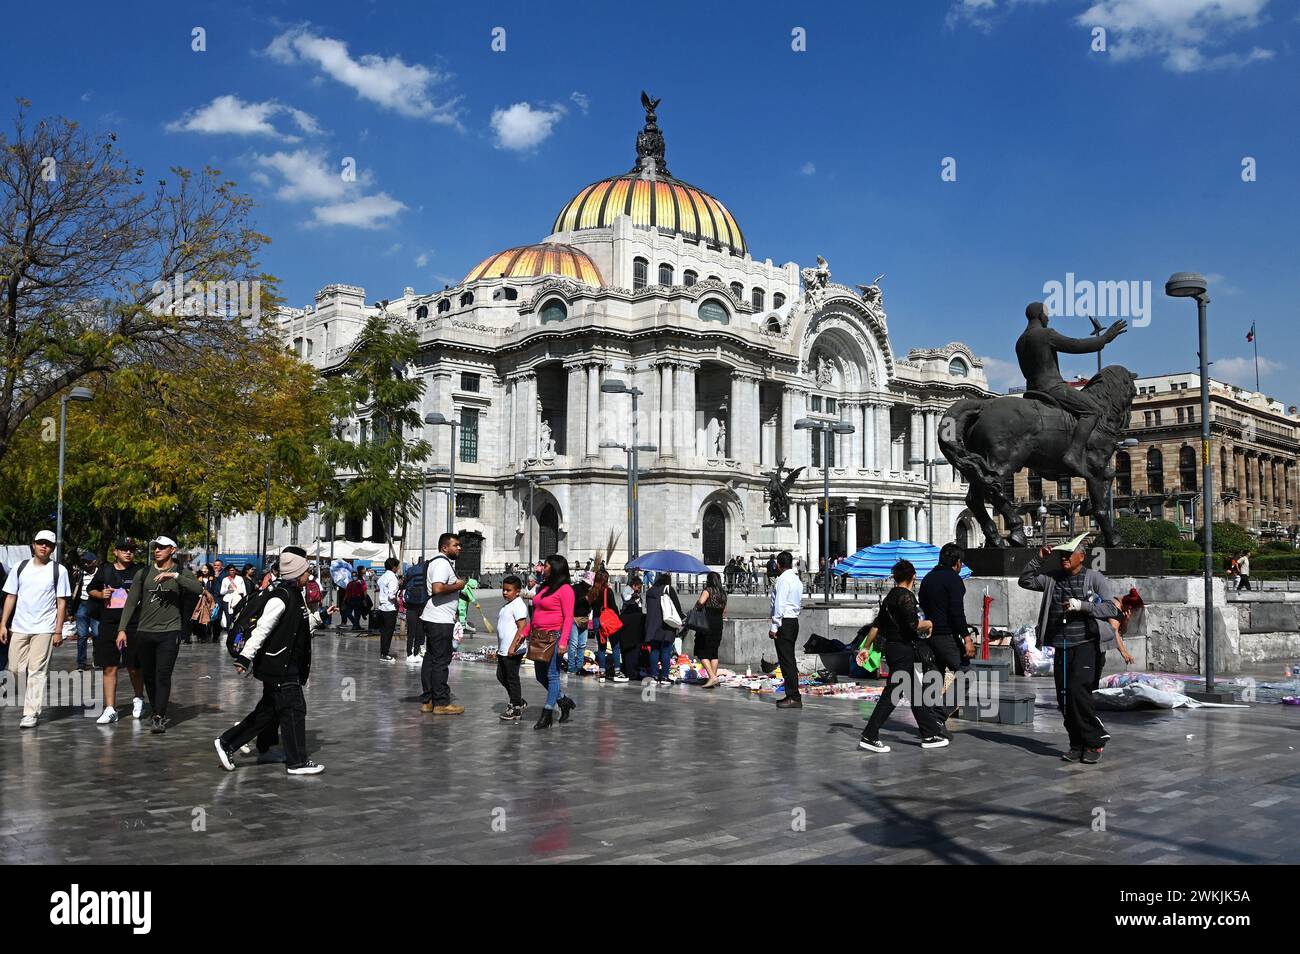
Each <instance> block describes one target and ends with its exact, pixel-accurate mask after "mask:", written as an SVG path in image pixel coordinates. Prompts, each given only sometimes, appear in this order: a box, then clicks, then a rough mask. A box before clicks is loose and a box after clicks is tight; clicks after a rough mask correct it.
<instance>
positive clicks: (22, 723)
mask: <svg viewBox="0 0 1300 954" xmlns="http://www.w3.org/2000/svg"><path fill="white" fill-rule="evenodd" d="M18 728H20V729H34V728H36V716H23V717H22V718H21V719H19V720H18Z"/></svg>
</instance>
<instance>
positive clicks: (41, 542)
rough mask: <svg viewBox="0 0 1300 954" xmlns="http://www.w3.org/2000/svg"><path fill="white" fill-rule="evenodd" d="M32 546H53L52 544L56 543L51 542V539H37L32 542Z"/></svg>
mask: <svg viewBox="0 0 1300 954" xmlns="http://www.w3.org/2000/svg"><path fill="white" fill-rule="evenodd" d="M32 546H34V547H52V546H54V544H53V543H51V542H50V541H49V540H35V541H33V542H32Z"/></svg>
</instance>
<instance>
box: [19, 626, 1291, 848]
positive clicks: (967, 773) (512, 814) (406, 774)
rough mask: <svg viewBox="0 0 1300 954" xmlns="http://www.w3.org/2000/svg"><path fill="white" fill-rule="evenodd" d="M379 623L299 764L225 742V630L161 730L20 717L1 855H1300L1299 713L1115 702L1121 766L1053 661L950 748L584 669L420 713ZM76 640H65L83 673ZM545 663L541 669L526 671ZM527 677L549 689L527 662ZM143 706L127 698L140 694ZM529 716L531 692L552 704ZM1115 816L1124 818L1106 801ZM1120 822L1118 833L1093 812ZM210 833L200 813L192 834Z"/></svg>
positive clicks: (316, 704)
mask: <svg viewBox="0 0 1300 954" xmlns="http://www.w3.org/2000/svg"><path fill="white" fill-rule="evenodd" d="M377 654H378V647H377V644H376V641H375V640H373V639H366V638H355V637H351V636H346V635H332V634H331V635H326V636H322V637H320V638H318V639H317V641H316V659H315V666H314V671H313V674H312V679H311V684H310V686H309V689H308V704H309V707H310V712H309V716H308V739H309V745H310V748H311V751H312V755H313V757H314V758H315V759H317V760H318V761H320V762H323V763H325V764H326V765H327V771H326V772H325V774H323V775H321V776H317V777H310V778H290V777H288V776H286V775H285V772H284V769H283V767H282V766H277V765H261V766H259V765H257V764H255V763H254V761H253V759H251V758H247V757H245V758H244V759H243V761H242V762H241V764H240V765H239V767H238V769H237V771H235V772H234V773H227V772H224V771H222V770H221V768H220V767H219V766H218V764H217V760H216V757H215V755H214V753H213V749H212V739H213V737H214V736H215V735H217V734H218V733H219V732H220V731H221V730H222V729H224V728H226V727H227V726H228V725H230V724H231V723H233V722H234V721H236V720H237V719H239V718H240V717H241V716H242V715H243V714H244V713H245V712H246V711H247V710H248V709H250V708H251V707H252V705H253V704H254V703H255V701H256V699H257V696H258V693H259V687H258V686H257V685H256V684H254V683H253V681H252V680H244V679H242V678H240V677H239V676H237V675H236V674H235V673H234V671H233V670H232V668H231V667H230V665H229V660H228V657H227V656H226V654H225V650H224V648H222V647H219V646H214V645H195V646H184V647H182V652H181V659H180V662H179V664H178V667H177V672H176V680H175V683H174V694H173V705H172V711H173V715H174V717H175V719H176V721H175V724H174V725H173V727H172V728H171V729H170V730H169V731H168V732H167V734H166V735H164V736H161V737H158V736H151V735H150V734H149V733H148V731H147V728H146V727H145V725H144V724H143V723H139V722H133V721H131V720H124V721H122V722H120V723H119V724H117V725H116V726H110V727H98V726H96V725H94V724H93V720H91V719H87V718H83V717H82V716H81V715H80V713H79V712H78V711H76V710H72V709H60V710H54V711H47V714H46V716H47V718H48V721H43V722H42V724H41V725H40V726H39V727H38V728H37V729H35V730H30V731H21V732H20V730H19V729H18V727H17V722H18V711H17V710H12V709H10V710H6V711H5V712H4V714H3V715H4V717H3V724H0V765H3V771H4V784H3V785H2V786H0V861H3V862H6V863H25V862H57V863H74V864H75V863H83V862H85V863H95V862H99V863H110V864H136V863H141V862H155V863H174V862H192V863H217V864H221V863H232V862H253V863H258V862H265V863H286V862H316V863H325V864H331V863H351V864H356V863H366V862H430V863H458V862H487V863H511V862H521V861H556V862H558V861H590V862H687V863H690V862H713V863H727V862H742V863H743V862H767V863H798V862H868V861H882V862H883V861H888V862H958V863H972V862H992V863H1003V862H1005V863H1013V862H1014V863H1019V862H1047V863H1060V864H1086V863H1092V862H1099V861H1100V862H1112V863H1184V862H1199V863H1241V862H1247V863H1275V862H1288V861H1289V862H1294V861H1296V860H1297V858H1298V857H1300V851H1298V850H1297V839H1296V836H1295V817H1296V810H1297V807H1300V761H1298V760H1297V750H1296V748H1297V746H1300V712H1297V710H1296V709H1294V708H1292V707H1288V706H1280V705H1259V706H1255V707H1252V708H1250V709H1233V710H1219V711H1210V710H1200V711H1190V712H1189V711H1174V712H1167V711H1166V712H1140V713H1112V714H1110V715H1109V716H1107V724H1108V726H1109V728H1110V731H1111V733H1112V735H1113V736H1114V739H1113V741H1112V743H1111V745H1110V746H1108V747H1107V749H1106V756H1105V759H1104V761H1103V762H1102V764H1100V765H1098V766H1095V767H1087V766H1079V765H1068V764H1066V763H1063V762H1061V761H1060V760H1059V759H1058V757H1057V756H1058V754H1059V753H1060V751H1061V745H1062V743H1063V741H1064V734H1063V732H1062V731H1061V728H1060V720H1059V716H1058V715H1057V713H1056V712H1055V710H1054V708H1053V707H1052V704H1051V702H1050V701H1049V699H1048V692H1049V683H1048V681H1047V680H1044V679H1038V680H1035V681H1034V685H1035V687H1036V688H1037V690H1038V698H1039V705H1038V708H1037V713H1036V718H1035V720H1034V724H1033V726H1032V727H1030V726H1001V725H978V726H977V725H973V724H970V723H960V722H959V723H956V724H955V729H956V740H955V742H954V743H953V745H952V746H951V747H950V748H948V749H945V750H939V751H933V752H930V751H927V752H922V750H921V749H920V748H919V747H918V745H917V740H916V737H915V732H914V729H912V728H911V727H910V722H909V723H908V724H907V725H905V724H904V723H903V720H905V719H907V718H908V716H907V715H906V714H905V710H904V714H900V716H899V717H898V718H897V719H896V720H895V721H894V722H893V723H892V724H891V725H890V726H888V727H887V728H886V730H885V731H884V733H883V734H882V735H883V738H884V739H885V741H887V742H888V743H889V744H890V745H892V746H893V751H892V752H891V753H889V754H888V755H871V754H868V753H865V752H862V751H860V750H859V749H858V748H857V738H858V734H859V732H860V730H861V727H862V723H863V718H864V717H863V714H862V710H863V708H864V707H865V706H864V704H863V703H860V702H850V701H841V700H815V699H811V698H810V699H808V700H807V702H806V703H805V707H804V709H803V710H802V711H801V712H795V711H791V712H780V711H777V710H775V709H774V708H773V706H772V701H771V698H770V697H758V696H753V695H751V694H749V693H747V692H744V691H741V690H734V689H718V690H714V691H705V690H701V689H698V688H694V687H686V686H676V687H673V688H670V689H667V690H663V691H659V692H657V693H654V694H653V695H650V694H648V693H647V692H646V691H645V690H643V689H642V688H641V687H640V686H637V685H635V684H627V685H614V684H606V685H602V684H598V683H597V682H596V681H595V680H594V679H590V678H581V679H580V678H578V677H568V686H567V691H568V692H569V693H570V694H571V695H572V696H573V698H574V699H575V700H576V701H577V703H578V709H577V711H576V713H575V714H574V718H573V720H572V721H571V722H570V723H568V724H566V725H563V726H559V725H557V726H556V727H555V728H553V729H551V730H550V731H541V732H538V731H534V730H533V728H532V720H531V719H526V720H525V721H524V723H523V724H505V723H501V722H499V721H498V720H497V718H496V715H497V712H499V711H500V709H501V708H502V705H503V702H504V697H503V693H502V690H501V689H500V687H499V686H498V685H497V683H496V680H495V675H494V669H493V667H491V666H489V665H484V664H482V663H470V662H466V663H454V664H453V669H452V684H453V688H454V691H455V693H456V697H457V701H459V702H460V703H462V704H463V705H464V706H465V707H466V710H467V711H466V713H465V715H463V716H460V717H435V716H428V715H421V713H420V711H419V707H418V704H417V703H418V693H419V676H418V672H416V671H413V670H410V669H408V668H407V667H406V666H405V665H403V664H402V663H401V662H399V663H397V664H396V665H382V664H380V663H379V661H378V659H377ZM72 658H73V657H72V647H71V644H70V643H65V644H64V646H63V647H62V648H60V649H59V650H57V651H56V654H55V660H54V665H53V666H52V668H54V669H59V668H67V667H68V665H69V663H70V662H71V661H72ZM525 669H527V666H526V667H525ZM524 695H525V697H526V698H529V699H530V700H531V701H532V703H533V704H534V706H536V705H537V704H539V703H540V701H541V694H540V692H539V688H538V687H537V685H536V683H535V682H534V681H533V680H532V678H531V673H527V672H526V673H525V679H524ZM128 711H129V710H128ZM532 711H533V712H534V713H535V712H536V709H533V710H532ZM1103 809H1104V815H1103V814H1102V812H1101V811H1100V810H1103ZM1102 824H1104V831H1099V830H1094V828H1096V827H1101V825H1102ZM196 829H197V830H196Z"/></svg>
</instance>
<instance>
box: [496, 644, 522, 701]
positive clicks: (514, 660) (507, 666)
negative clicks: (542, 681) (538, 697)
mask: <svg viewBox="0 0 1300 954" xmlns="http://www.w3.org/2000/svg"><path fill="white" fill-rule="evenodd" d="M523 662H524V657H523V655H522V654H518V653H517V654H515V655H514V656H507V655H505V654H504V653H497V682H499V683H501V686H502V688H504V689H505V691H506V695H508V696H509V697H510V704H511V705H512V706H515V707H518V706H521V705H523V704H524V695H523V692H522V691H521V690H520V688H519V667H520V666H522V665H523Z"/></svg>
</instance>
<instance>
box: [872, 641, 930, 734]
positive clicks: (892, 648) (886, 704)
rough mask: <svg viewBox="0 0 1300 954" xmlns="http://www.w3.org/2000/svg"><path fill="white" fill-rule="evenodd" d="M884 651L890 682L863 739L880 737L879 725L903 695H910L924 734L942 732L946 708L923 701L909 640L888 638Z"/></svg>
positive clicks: (873, 713) (913, 651)
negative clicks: (943, 710)
mask: <svg viewBox="0 0 1300 954" xmlns="http://www.w3.org/2000/svg"><path fill="white" fill-rule="evenodd" d="M882 652H883V653H884V656H885V661H886V662H887V663H888V664H889V682H888V683H887V684H886V685H885V691H884V692H883V693H881V696H880V701H879V702H877V703H876V708H875V710H873V711H872V713H871V718H870V719H869V720H867V727H866V728H865V729H863V730H862V737H863V738H864V739H873V740H875V739H879V738H880V728H881V726H883V725H884V724H885V721H886V720H887V719H888V718H889V717H890V716H891V715H893V713H894V709H896V708H897V707H898V700H899V699H900V698H904V699H907V701H908V704H909V705H910V706H911V707H912V715H913V716H915V717H916V727H917V729H918V730H919V731H920V733H921V738H923V739H928V738H930V737H932V736H936V735H938V734H939V730H940V728H941V727H942V725H943V712H942V711H941V710H940V709H938V708H934V707H931V706H924V705H920V701H921V697H920V689H921V686H920V684H919V681H918V680H917V677H916V670H915V666H916V650H914V649H913V648H912V644H911V643H910V642H901V641H898V642H896V641H894V640H887V641H886V642H885V645H884V648H883V649H882Z"/></svg>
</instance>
